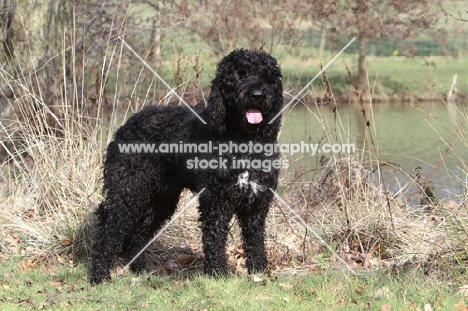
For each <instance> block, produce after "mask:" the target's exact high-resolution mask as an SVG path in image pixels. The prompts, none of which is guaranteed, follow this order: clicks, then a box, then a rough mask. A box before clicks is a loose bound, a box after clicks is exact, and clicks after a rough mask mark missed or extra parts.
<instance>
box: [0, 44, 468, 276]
mask: <svg viewBox="0 0 468 311" xmlns="http://www.w3.org/2000/svg"><path fill="white" fill-rule="evenodd" d="M117 48H118V45H116V44H114V43H110V42H108V46H107V47H106V49H105V50H106V53H105V54H106V55H105V56H104V57H103V58H102V59H101V62H98V63H99V64H100V65H102V67H97V68H93V72H98V73H100V74H96V75H97V76H96V78H95V79H94V81H95V83H94V85H93V86H92V89H93V90H94V93H93V94H94V95H93V96H92V97H90V96H88V97H87V98H82V97H80V96H79V90H80V87H81V85H79V84H78V83H77V81H78V80H80V81H85V80H86V79H87V78H89V77H88V76H85V74H84V72H85V69H84V68H83V71H82V72H81V71H79V70H77V72H75V74H76V75H77V76H80V75H81V79H77V80H73V81H72V82H73V83H72V84H71V85H70V84H69V83H68V82H70V81H69V80H67V79H64V81H62V83H58V84H57V85H56V86H54V87H56V89H55V91H56V94H59V95H57V96H56V98H55V100H54V101H53V103H50V100H51V99H50V98H47V99H46V98H43V97H42V94H45V92H42V91H41V88H40V87H45V86H39V88H38V86H37V85H36V84H35V83H34V81H33V80H32V79H30V77H31V76H30V75H26V74H24V73H23V77H24V78H25V79H22V80H21V79H20V80H19V81H20V82H17V84H16V85H12V86H11V88H12V89H14V90H15V92H16V94H15V95H16V97H15V99H12V100H10V101H9V104H10V106H9V107H8V109H9V110H10V113H9V117H8V120H7V121H8V122H4V121H3V120H5V118H4V117H3V120H2V123H1V128H0V137H1V144H2V146H3V148H4V149H5V150H6V153H5V154H4V156H5V157H4V161H3V162H2V165H1V167H0V169H1V171H2V175H1V176H2V177H1V179H0V182H1V184H2V185H1V187H0V194H1V197H2V201H1V202H0V225H1V228H2V230H1V231H0V248H1V254H2V256H6V257H9V256H15V255H22V256H27V257H28V258H31V257H32V258H35V259H38V258H55V259H57V260H59V261H60V260H63V258H67V260H70V261H73V262H76V261H77V260H79V258H82V260H84V261H86V257H87V255H88V254H89V251H90V234H89V228H90V222H91V218H90V215H91V213H92V211H93V210H94V209H95V207H96V206H97V204H98V203H99V202H100V201H101V200H102V195H101V188H102V183H101V176H102V172H101V163H102V156H103V151H104V148H105V145H106V144H107V143H108V142H109V140H110V139H111V135H112V132H113V130H114V129H115V128H116V126H117V125H118V124H120V123H121V120H122V118H123V119H125V117H126V116H127V115H128V114H129V113H131V112H133V111H137V110H138V109H139V108H140V107H141V106H143V105H145V104H147V102H149V100H148V99H147V98H145V97H144V96H142V97H138V96H137V95H135V94H137V93H138V91H137V89H139V88H140V87H141V88H143V87H142V86H141V84H138V81H136V80H135V81H133V85H132V84H130V83H129V84H128V85H132V86H128V85H127V86H125V85H126V84H125V82H128V81H127V80H119V78H118V77H120V76H125V75H124V74H121V73H120V70H121V67H120V66H124V67H125V70H127V69H129V68H130V67H132V66H134V68H133V69H134V72H132V73H131V74H127V72H125V73H126V74H127V76H130V77H132V76H138V77H139V75H140V72H139V70H140V69H141V67H138V68H136V67H137V66H135V65H134V63H132V62H130V61H128V59H123V56H122V55H119V53H118V52H117ZM106 57H110V59H111V60H112V61H113V63H114V64H118V65H116V67H112V69H113V70H114V69H115V72H114V73H113V75H116V76H117V78H115V79H116V80H117V82H116V84H115V85H114V86H113V87H112V88H110V89H112V90H114V93H113V94H108V93H106V90H108V88H107V86H106V82H105V81H107V79H108V77H109V75H110V70H111V67H110V66H109V67H107V66H108V65H107V63H106V60H105V58H106ZM194 62H195V64H196V66H194V68H195V69H194V70H195V73H193V72H189V73H187V72H184V71H183V70H179V69H180V68H179V67H180V66H179V67H177V68H178V70H176V74H175V75H176V76H175V80H176V81H179V83H178V84H184V83H185V82H186V81H189V80H190V81H193V83H192V84H193V85H191V89H193V90H199V91H200V90H201V88H200V86H199V76H200V70H201V69H200V66H199V65H200V62H201V61H200V60H199V59H198V58H195V61H194ZM63 63H64V64H66V62H65V61H64V62H63ZM180 63H181V62H179V64H180ZM187 66H188V65H187ZM64 67H65V66H64ZM84 67H85V66H84ZM31 74H33V73H31ZM184 75H188V76H189V77H196V78H193V79H191V78H184ZM0 76H1V77H2V78H4V80H9V79H10V74H9V73H7V72H6V71H3V70H0ZM28 77H29V78H28ZM151 81H152V80H151ZM184 81H185V82H184ZM153 82H154V81H152V82H151V83H148V85H150V86H148V89H150V88H151V87H152V86H151V85H152V83H153ZM285 83H286V84H288V85H292V83H290V81H286V82H285ZM324 86H325V89H326V90H327V94H328V95H327V96H325V97H326V98H327V99H328V100H330V101H332V102H333V100H334V99H333V96H332V93H333V92H332V87H333V85H330V83H329V82H328V80H327V79H326V76H325V75H324ZM355 91H356V94H357V95H358V98H359V99H361V104H362V97H360V93H359V90H358V89H357V88H356V89H355ZM48 93H50V92H48ZM127 95H128V96H130V97H131V99H130V100H129V101H128V102H125V97H126V96H127ZM143 95H144V94H143ZM314 98H317V96H314ZM151 99H152V102H155V101H157V100H154V99H155V98H154V97H152V98H151ZM111 103H112V104H111ZM363 110H364V111H365V108H364V107H363ZM369 114H370V112H369V111H367V115H364V114H363V117H365V118H368V117H370V116H369ZM337 119H338V120H339V115H338V114H337ZM366 121H368V120H367V119H366ZM462 121H464V122H465V124H466V117H465V119H464V120H462ZM324 126H326V125H325V124H324ZM367 133H369V134H368V135H370V136H369V137H370V140H369V146H370V147H369V150H363V151H362V153H361V154H362V155H363V156H360V157H359V158H357V157H354V158H351V157H343V158H339V157H334V158H332V159H331V161H330V162H329V164H328V165H327V166H325V167H323V168H320V169H318V170H317V174H316V177H317V178H316V179H315V180H310V181H309V182H308V183H307V184H305V185H304V184H299V185H298V184H295V183H289V182H288V181H287V178H284V179H282V180H281V182H282V185H281V187H280V191H279V192H280V195H281V196H282V197H283V198H284V199H285V201H286V202H287V203H288V204H289V205H290V206H291V207H293V209H294V210H295V211H296V212H297V213H298V214H299V215H300V216H301V217H302V218H303V219H304V220H305V221H306V222H307V223H308V224H309V225H310V226H311V227H312V228H313V229H314V230H316V231H317V233H318V234H319V235H320V236H321V237H322V238H323V239H324V241H325V242H326V243H327V244H328V246H330V247H331V248H332V249H333V250H334V252H335V254H332V253H331V252H330V251H329V250H328V249H327V248H326V247H324V245H323V244H322V243H320V242H319V241H318V240H317V239H316V238H315V237H314V236H313V235H312V234H311V232H309V231H308V230H307V229H306V228H304V227H303V226H302V224H301V222H300V221H299V220H298V219H297V218H296V216H295V215H294V214H293V213H292V212H291V211H290V210H289V209H288V208H286V207H285V206H284V205H283V204H282V203H281V202H279V201H277V202H276V203H274V204H273V206H272V208H271V212H270V214H269V216H268V223H267V247H268V252H269V258H270V260H271V267H272V269H276V270H281V271H288V272H291V273H297V272H299V271H309V270H316V269H325V268H329V267H340V266H341V265H342V263H340V262H339V261H338V260H337V258H336V256H337V255H338V256H340V257H341V258H343V259H344V261H345V262H346V263H347V264H348V265H349V266H350V267H351V268H353V269H355V270H357V271H358V270H359V271H360V270H371V269H378V268H382V267H384V268H385V267H391V268H392V269H394V270H395V269H397V270H398V269H399V268H400V267H404V266H406V265H407V264H408V263H409V264H411V265H419V266H421V267H425V268H427V267H429V268H434V267H435V266H436V265H435V263H437V264H438V263H440V265H438V267H441V268H444V267H445V268H446V267H447V266H449V265H446V264H445V263H449V264H450V265H452V264H453V263H456V264H457V263H460V262H461V261H462V260H464V257H466V255H467V253H468V249H467V247H466V245H465V243H464V242H465V241H466V238H467V237H468V228H467V226H468V225H467V224H468V213H467V212H466V207H467V197H466V193H465V195H461V196H460V197H459V198H457V199H453V198H447V199H445V200H444V199H443V200H441V202H439V203H440V204H435V203H433V202H429V204H428V205H427V208H422V207H414V206H412V205H411V204H409V202H410V199H414V196H415V195H416V196H417V198H418V199H419V201H421V200H422V199H425V194H424V184H423V183H421V182H419V181H418V180H416V179H414V178H409V179H408V180H407V181H405V182H404V183H402V184H401V187H400V191H398V192H397V193H392V192H389V191H388V190H387V186H386V184H385V183H384V181H385V180H384V179H382V178H381V175H380V173H379V172H381V169H382V168H383V167H384V166H385V165H387V164H385V163H381V162H380V161H379V158H378V154H377V152H376V151H375V149H374V142H373V141H372V132H371V130H370V129H367ZM465 134H466V133H465ZM341 135H342V139H343V141H346V140H347V139H348V138H349V133H346V131H344V130H343V131H342V133H341ZM457 135H458V136H459V137H460V138H461V139H462V141H464V143H465V145H466V144H467V143H468V142H467V140H466V138H465V139H464V140H463V137H467V136H466V135H464V134H463V132H461V131H458V132H457ZM364 155H366V156H364ZM459 158H460V161H461V163H462V164H461V166H462V167H464V169H465V171H466V168H467V165H466V161H465V160H464V158H463V156H462V155H460V156H459ZM384 164H385V165H384ZM387 166H389V165H387ZM392 169H393V170H398V168H395V167H392ZM285 175H287V174H285ZM407 175H408V176H409V175H410V174H407ZM457 182H460V181H458V180H454V183H457ZM190 197H191V194H190V193H184V195H183V198H182V200H181V202H180V206H184V205H185V204H186V202H188V199H189V198H190ZM240 246H241V243H240V233H239V228H238V227H237V224H236V223H235V221H233V224H232V230H231V233H230V236H229V247H228V254H229V259H230V263H231V266H232V267H233V269H234V270H235V271H236V272H239V273H241V272H244V271H245V269H244V266H243V262H244V255H243V251H242V249H241V247H240ZM201 253H202V252H201V232H200V229H199V227H198V213H197V211H196V208H195V207H191V208H189V209H188V210H187V211H186V213H185V214H184V215H183V216H182V217H181V218H180V219H178V220H177V221H176V222H175V223H174V225H172V226H171V227H170V228H169V229H168V230H167V231H165V232H164V233H163V235H162V237H161V239H159V240H158V242H157V243H155V244H154V245H153V246H152V247H151V248H150V251H149V253H148V257H149V259H150V261H151V263H152V266H150V268H151V269H152V270H154V271H158V270H160V271H161V272H163V273H173V272H178V273H180V272H186V271H192V270H198V269H200V267H201V263H202V259H201ZM57 255H59V256H57ZM65 255H66V256H67V257H64V256H65ZM182 255H184V256H182ZM428 263H431V265H429V266H428ZM457 267H460V269H461V270H463V268H461V265H458V266H457Z"/></svg>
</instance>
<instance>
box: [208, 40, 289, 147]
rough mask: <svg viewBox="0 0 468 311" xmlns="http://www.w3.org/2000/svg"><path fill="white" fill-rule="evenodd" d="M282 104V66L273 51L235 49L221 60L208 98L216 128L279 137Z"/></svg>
mask: <svg viewBox="0 0 468 311" xmlns="http://www.w3.org/2000/svg"><path fill="white" fill-rule="evenodd" d="M282 106H283V84H282V77H281V69H280V68H279V65H278V63H277V62H276V59H274V58H273V57H272V56H271V55H269V54H267V53H265V52H262V51H250V50H245V49H241V50H234V51H233V52H231V53H230V54H229V55H227V56H226V57H224V58H223V59H222V60H221V62H220V63H219V64H218V67H217V70H216V76H215V78H214V80H213V81H212V84H211V94H210V97H209V100H208V111H209V113H210V126H211V128H212V129H213V130H214V131H216V132H218V133H224V132H225V131H226V132H233V131H235V133H238V134H240V135H243V136H248V137H257V138H263V139H268V140H276V138H277V136H278V131H279V127H280V123H281V116H277V115H278V113H279V112H280V111H281V108H282ZM275 117H276V118H275ZM274 118H275V119H274ZM273 119H274V121H273V122H272V123H271V124H269V123H270V121H271V120H273Z"/></svg>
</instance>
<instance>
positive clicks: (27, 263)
mask: <svg viewBox="0 0 468 311" xmlns="http://www.w3.org/2000/svg"><path fill="white" fill-rule="evenodd" d="M36 266H37V263H36V262H35V261H34V260H32V259H27V260H22V261H20V262H19V263H18V268H19V269H20V270H32V269H34V268H36Z"/></svg>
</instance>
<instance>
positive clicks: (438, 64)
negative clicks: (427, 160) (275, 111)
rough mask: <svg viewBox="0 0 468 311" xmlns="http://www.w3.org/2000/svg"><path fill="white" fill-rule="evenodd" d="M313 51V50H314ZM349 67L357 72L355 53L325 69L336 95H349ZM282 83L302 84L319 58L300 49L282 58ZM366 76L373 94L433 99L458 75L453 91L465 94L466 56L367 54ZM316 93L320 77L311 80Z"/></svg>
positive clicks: (326, 58) (467, 90) (467, 91)
mask: <svg viewBox="0 0 468 311" xmlns="http://www.w3.org/2000/svg"><path fill="white" fill-rule="evenodd" d="M315 54H316V53H315ZM334 55H335V54H333V53H330V52H327V53H326V55H325V56H324V58H323V60H322V62H323V65H324V66H325V65H326V64H327V63H328V62H329V60H330V59H331V58H332V57H333V56H334ZM345 65H346V66H348V67H349V69H350V70H351V73H352V74H353V75H357V55H350V54H346V53H344V54H342V55H341V56H340V57H339V58H338V59H337V60H336V61H335V62H334V63H333V64H331V65H330V67H328V69H327V70H326V73H327V76H328V79H329V81H330V83H331V86H332V89H333V91H334V93H335V94H336V95H341V94H349V91H350V89H351V83H350V80H349V77H348V74H347V71H346V67H345ZM282 70H283V76H284V77H285V79H284V80H285V82H289V83H291V85H292V86H294V89H296V90H299V89H300V88H298V87H297V86H298V85H299V86H304V85H305V84H307V82H308V81H310V80H311V79H312V78H313V77H314V76H315V75H316V74H317V73H318V72H319V70H320V61H319V58H318V56H317V55H314V53H313V51H305V50H301V55H300V56H299V57H292V56H288V57H286V58H285V59H283V60H282ZM367 70H368V79H369V83H370V86H371V88H373V89H374V86H375V89H374V91H375V93H374V94H375V95H386V96H392V95H397V96H409V95H414V96H416V97H418V98H426V99H427V98H429V99H432V98H433V99H436V98H438V95H442V96H443V97H444V96H445V94H446V93H447V92H448V90H449V89H450V86H451V84H452V78H453V75H454V74H457V75H458V80H457V91H458V92H459V93H463V94H465V96H466V95H467V94H468V58H464V59H457V58H451V57H442V56H434V57H414V58H410V59H408V58H405V57H402V56H398V57H393V56H385V57H384V56H382V57H380V56H369V57H367ZM314 88H315V90H318V92H317V96H321V95H323V94H322V92H323V91H322V90H323V89H324V87H323V85H322V82H321V81H320V79H317V80H316V82H314Z"/></svg>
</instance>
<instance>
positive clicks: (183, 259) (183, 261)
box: [176, 254, 197, 267]
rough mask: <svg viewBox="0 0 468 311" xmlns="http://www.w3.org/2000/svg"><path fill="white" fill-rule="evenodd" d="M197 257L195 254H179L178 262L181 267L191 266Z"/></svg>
mask: <svg viewBox="0 0 468 311" xmlns="http://www.w3.org/2000/svg"><path fill="white" fill-rule="evenodd" d="M196 259H197V256H195V255H187V254H180V255H178V256H177V258H176V262H177V263H178V264H179V266H181V267H187V266H190V265H191V264H192V263H193V262H194V261H195V260H196Z"/></svg>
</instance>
